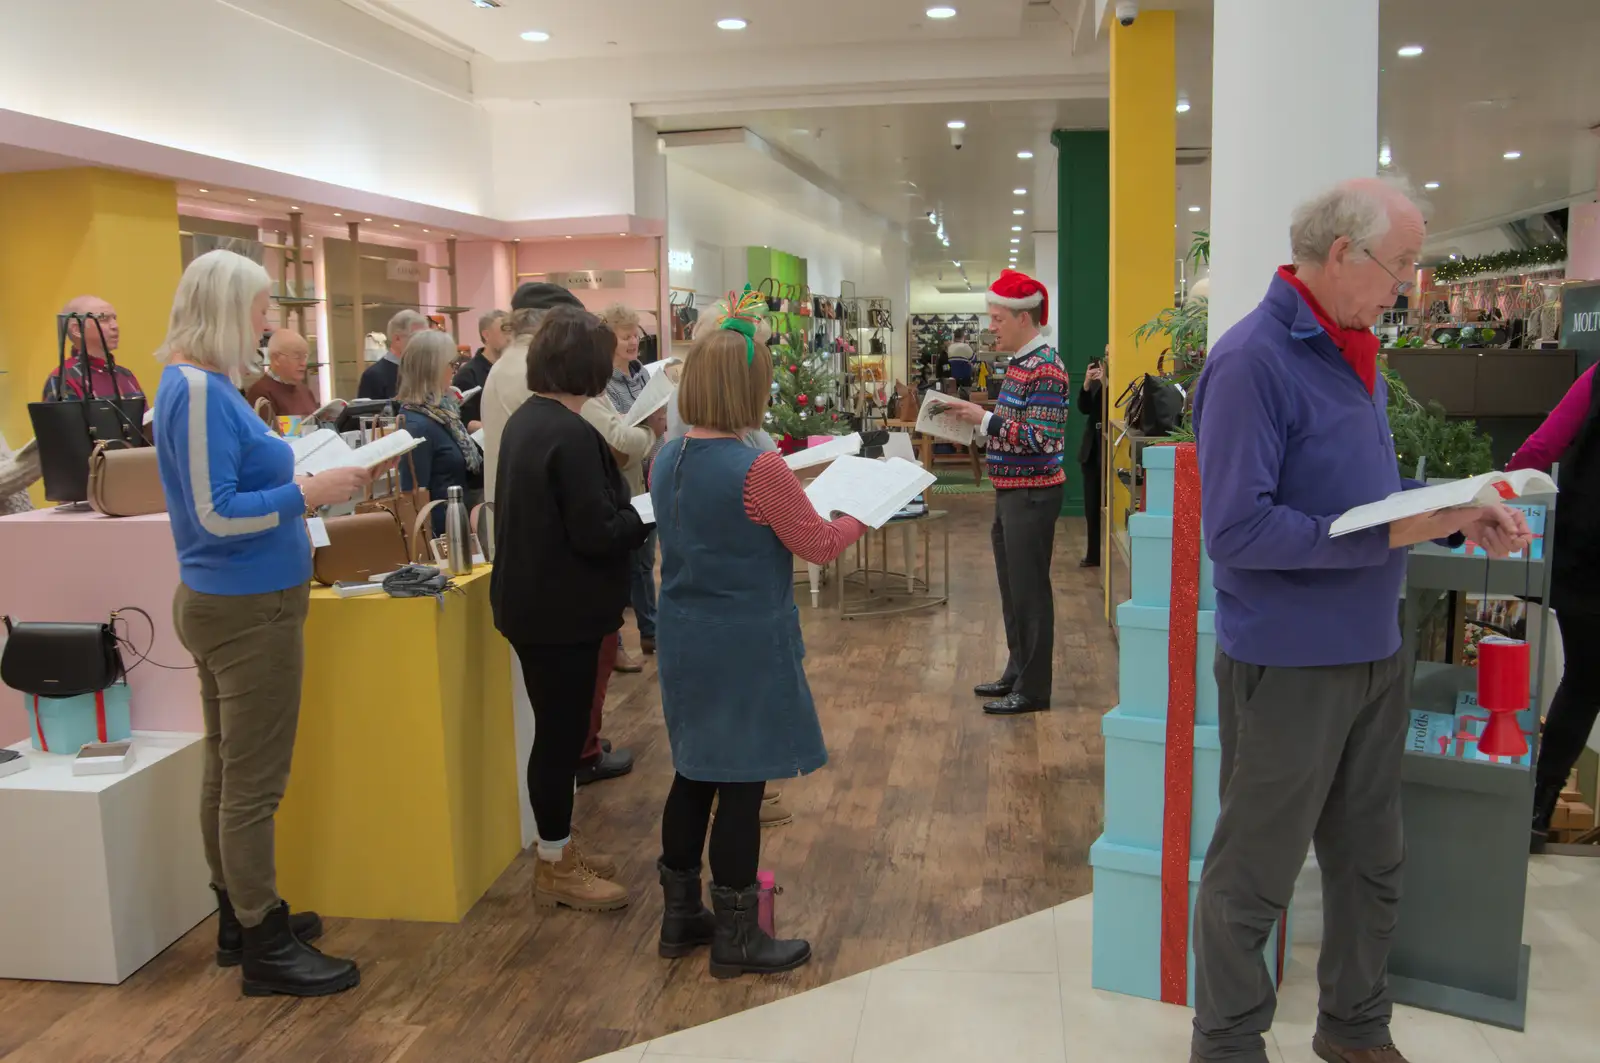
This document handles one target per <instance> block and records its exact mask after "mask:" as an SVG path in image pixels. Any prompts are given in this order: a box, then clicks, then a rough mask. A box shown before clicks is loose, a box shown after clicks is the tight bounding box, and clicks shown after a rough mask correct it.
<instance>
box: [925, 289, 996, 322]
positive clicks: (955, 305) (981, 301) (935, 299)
mask: <svg viewBox="0 0 1600 1063" xmlns="http://www.w3.org/2000/svg"><path fill="white" fill-rule="evenodd" d="M974 287H975V288H976V289H977V290H976V291H972V292H957V293H956V294H954V295H946V294H944V293H942V292H940V291H939V290H938V289H937V288H935V287H933V286H932V285H928V284H921V285H917V286H915V287H913V288H912V290H911V312H912V313H913V314H977V315H979V316H980V317H981V316H982V315H984V314H986V313H988V311H989V306H988V301H987V300H986V299H985V298H984V295H985V292H984V289H983V288H982V287H981V286H978V285H976V284H974Z"/></svg>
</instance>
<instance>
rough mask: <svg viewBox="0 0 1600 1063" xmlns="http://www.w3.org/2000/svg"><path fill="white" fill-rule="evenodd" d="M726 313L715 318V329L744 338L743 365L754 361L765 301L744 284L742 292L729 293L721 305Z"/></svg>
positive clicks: (765, 305) (765, 306)
mask: <svg viewBox="0 0 1600 1063" xmlns="http://www.w3.org/2000/svg"><path fill="white" fill-rule="evenodd" d="M722 305H723V306H724V307H726V308H727V312H726V313H724V314H723V315H722V316H721V317H719V318H717V328H719V329H727V330H728V331H729V332H737V333H739V335H741V336H743V337H744V349H745V364H746V365H753V364H754V363H755V360H756V331H757V329H758V328H759V327H760V325H761V315H760V312H761V311H763V310H765V309H766V308H767V302H766V300H765V299H764V298H763V297H762V296H761V294H760V293H758V292H753V291H751V290H750V286H749V285H748V284H746V285H745V286H744V291H743V292H729V293H728V298H727V300H726V301H725V302H724V303H723V304H722Z"/></svg>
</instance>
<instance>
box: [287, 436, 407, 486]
mask: <svg viewBox="0 0 1600 1063" xmlns="http://www.w3.org/2000/svg"><path fill="white" fill-rule="evenodd" d="M285 442H287V443H288V444H289V449H291V450H293V451H294V472H295V475H296V476H315V475H316V474H317V473H319V472H327V471H328V470H329V469H376V468H377V467H378V466H379V465H382V464H384V463H385V462H390V461H393V460H395V459H396V458H399V457H402V456H403V455H405V454H407V453H409V452H410V451H412V450H415V449H416V448H417V447H420V446H421V445H422V440H420V439H418V438H417V437H416V436H413V435H412V434H411V433H410V432H407V431H406V430H405V429H404V428H399V429H396V430H395V431H393V432H390V433H389V434H388V435H386V436H384V437H382V438H381V439H374V440H373V441H372V442H371V443H367V444H366V445H364V446H360V447H352V446H350V444H348V443H346V442H345V441H344V439H343V438H341V437H340V435H339V434H338V433H337V432H335V431H333V430H332V429H330V428H319V429H317V430H316V431H315V432H312V433H311V434H310V435H308V436H301V437H299V438H298V439H289V440H285Z"/></svg>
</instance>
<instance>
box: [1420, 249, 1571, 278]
mask: <svg viewBox="0 0 1600 1063" xmlns="http://www.w3.org/2000/svg"><path fill="white" fill-rule="evenodd" d="M1566 260H1567V245H1566V242H1565V241H1562V240H1557V241H1555V242H1553V243H1548V244H1540V245H1539V246H1538V247H1530V248H1527V249H1526V250H1516V251H1498V252H1496V253H1494V254H1492V255H1479V256H1478V257H1476V258H1463V259H1458V260H1455V261H1450V262H1441V263H1439V264H1438V265H1437V266H1435V267H1433V279H1434V280H1436V281H1438V282H1439V283H1441V284H1454V283H1455V282H1457V281H1462V280H1466V279H1467V278H1468V277H1476V276H1477V275H1478V274H1480V273H1503V272H1506V271H1508V270H1517V269H1521V270H1534V269H1539V268H1542V267H1549V266H1556V265H1560V264H1561V263H1562V262H1565V261H1566Z"/></svg>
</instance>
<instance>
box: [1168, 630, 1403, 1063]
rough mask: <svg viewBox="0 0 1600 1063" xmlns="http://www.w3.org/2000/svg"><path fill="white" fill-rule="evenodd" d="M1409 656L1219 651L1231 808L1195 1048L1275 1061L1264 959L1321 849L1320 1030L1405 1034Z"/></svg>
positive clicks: (1203, 882) (1216, 845)
mask: <svg viewBox="0 0 1600 1063" xmlns="http://www.w3.org/2000/svg"><path fill="white" fill-rule="evenodd" d="M1402 668H1403V664H1402V662H1401V659H1400V657H1399V655H1396V656H1394V657H1391V658H1389V659H1388V660H1384V661H1375V662H1373V663H1371V664H1354V665H1341V666H1337V667H1327V668H1263V667H1259V666H1257V665H1251V664H1244V663H1241V662H1239V661H1235V660H1232V659H1230V658H1229V657H1228V656H1227V655H1225V654H1222V653H1218V654H1217V661H1216V675H1217V688H1218V694H1219V695H1220V710H1221V721H1220V722H1221V728H1220V729H1221V738H1222V814H1221V816H1220V817H1219V818H1218V819H1217V829H1216V833H1215V834H1214V835H1213V836H1212V839H1211V848H1210V850H1209V851H1208V852H1207V853H1206V864H1205V873H1204V875H1203V876H1202V877H1201V879H1200V895H1199V899H1198V901H1197V902H1196V905H1195V913H1194V946H1195V1017H1194V1053H1195V1055H1196V1056H1198V1057H1199V1058H1201V1059H1205V1060H1248V1061H1250V1063H1266V1060H1267V1055H1266V1048H1265V1046H1264V1044H1263V1039H1262V1035H1263V1034H1265V1033H1266V1032H1267V1031H1268V1030H1269V1029H1271V1027H1272V1016H1273V1011H1274V1008H1275V1006H1276V1004H1277V1000H1276V993H1275V991H1274V987H1273V978H1272V976H1271V974H1270V973H1269V972H1268V970H1267V966H1266V963H1265V961H1264V960H1263V958H1262V950H1263V949H1264V948H1265V947H1266V943H1267V936H1268V933H1269V932H1270V931H1271V929H1272V927H1273V924H1274V923H1276V922H1277V920H1278V917H1279V915H1280V914H1281V913H1282V912H1283V911H1284V910H1285V909H1286V908H1287V907H1288V905H1289V899H1290V896H1291V895H1292V894H1293V892H1294V883H1295V878H1296V877H1297V876H1298V874H1299V872H1300V869H1301V867H1302V866H1303V865H1304V864H1305V858H1306V848H1307V846H1308V845H1309V844H1311V843H1313V842H1314V843H1315V844H1316V847H1317V862H1318V864H1319V865H1320V866H1321V869H1322V907H1323V911H1322V918H1323V930H1322V938H1323V939H1322V955H1321V958H1320V959H1319V961H1318V963H1317V980H1318V982H1319V983H1320V986H1321V995H1320V999H1319V1003H1318V1015H1317V1028H1318V1030H1320V1031H1321V1032H1322V1033H1323V1034H1324V1035H1326V1036H1327V1037H1328V1039H1329V1040H1331V1041H1333V1042H1334V1043H1336V1044H1338V1045H1341V1046H1344V1047H1347V1048H1376V1047H1380V1046H1382V1045H1385V1044H1387V1043H1388V1042H1389V1014H1390V1011H1391V1006H1390V1002H1389V987H1388V963H1389V943H1390V939H1391V938H1392V937H1393V935H1394V928H1395V920H1396V917H1397V914H1398V912H1399V907H1400V882H1401V878H1400V873H1401V864H1402V862H1403V861H1404V859H1405V841H1404V838H1403V837H1402V825H1401V820H1400V757H1401V752H1402V749H1403V747H1404V741H1405V728H1406V720H1407V713H1406V706H1405V683H1404V673H1403V671H1402Z"/></svg>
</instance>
